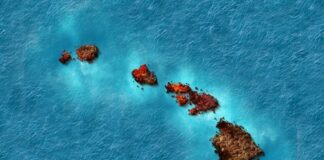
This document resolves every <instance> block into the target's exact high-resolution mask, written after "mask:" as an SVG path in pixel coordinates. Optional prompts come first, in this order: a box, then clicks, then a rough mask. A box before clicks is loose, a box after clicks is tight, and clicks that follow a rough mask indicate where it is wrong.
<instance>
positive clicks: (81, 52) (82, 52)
mask: <svg viewBox="0 0 324 160" xmlns="http://www.w3.org/2000/svg"><path fill="white" fill-rule="evenodd" d="M98 52H99V49H98V48H97V47H96V46H95V45H83V46H81V47H80V48H78V49H77V50H76V53H77V55H78V58H79V60H80V61H87V62H89V63H91V62H93V60H94V59H96V58H97V57H98Z"/></svg>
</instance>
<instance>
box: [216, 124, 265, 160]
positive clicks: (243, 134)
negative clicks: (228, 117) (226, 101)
mask: <svg viewBox="0 0 324 160" xmlns="http://www.w3.org/2000/svg"><path fill="white" fill-rule="evenodd" d="M216 127H217V128H218V129H219V131H220V133H218V134H216V135H215V137H214V138H213V139H212V144H213V146H214V147H215V149H216V150H215V152H216V153H218V155H219V159H220V160H252V159H256V158H258V157H260V156H262V155H264V152H263V151H262V150H261V149H260V148H259V146H258V145H256V144H255V142H254V141H253V139H252V137H251V135H250V134H249V133H248V132H247V131H245V130H244V128H243V127H241V126H238V125H235V124H232V123H230V122H227V121H225V120H224V119H223V118H222V119H221V120H220V121H219V122H218V123H217V125H216Z"/></svg>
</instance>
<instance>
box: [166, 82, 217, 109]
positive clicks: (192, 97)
mask: <svg viewBox="0 0 324 160" xmlns="http://www.w3.org/2000/svg"><path fill="white" fill-rule="evenodd" d="M165 88H166V89H167V92H171V93H175V94H176V99H177V102H178V104H179V105H180V106H183V105H185V104H187V103H188V102H189V103H190V104H194V105H195V106H194V108H192V109H190V110H189V114H190V115H197V114H199V113H204V112H207V111H213V112H214V111H215V110H216V109H217V108H218V107H219V104H218V101H217V100H216V99H215V98H214V97H213V96H212V95H209V94H207V93H198V92H197V91H193V90H192V89H191V88H190V86H189V85H188V84H182V83H170V82H169V83H168V84H167V85H166V86H165ZM187 97H189V99H188V98H187Z"/></svg>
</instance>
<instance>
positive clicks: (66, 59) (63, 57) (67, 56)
mask: <svg viewBox="0 0 324 160" xmlns="http://www.w3.org/2000/svg"><path fill="white" fill-rule="evenodd" d="M70 60H72V56H71V54H70V53H69V52H67V51H63V53H62V55H61V57H60V59H59V61H60V62H61V63H63V64H67V63H68V62H69V61H70Z"/></svg>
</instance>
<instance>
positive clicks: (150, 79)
mask: <svg viewBox="0 0 324 160" xmlns="http://www.w3.org/2000/svg"><path fill="white" fill-rule="evenodd" d="M132 76H133V78H134V79H135V81H136V82H137V83H139V84H148V85H156V84H157V78H156V76H155V74H154V73H153V72H151V71H150V70H149V69H148V67H147V65H146V64H143V65H141V66H140V67H139V68H138V69H134V70H133V71H132Z"/></svg>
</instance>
